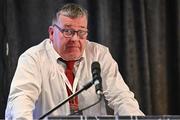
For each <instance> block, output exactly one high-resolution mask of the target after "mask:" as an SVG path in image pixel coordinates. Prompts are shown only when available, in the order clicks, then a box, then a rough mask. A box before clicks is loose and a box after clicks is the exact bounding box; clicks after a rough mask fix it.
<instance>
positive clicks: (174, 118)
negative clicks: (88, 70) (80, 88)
mask: <svg viewBox="0 0 180 120" xmlns="http://www.w3.org/2000/svg"><path fill="white" fill-rule="evenodd" d="M48 120H180V115H160V116H159V115H155V116H153V115H152V116H113V115H107V116H52V117H48Z"/></svg>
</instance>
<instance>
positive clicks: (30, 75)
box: [5, 39, 144, 120]
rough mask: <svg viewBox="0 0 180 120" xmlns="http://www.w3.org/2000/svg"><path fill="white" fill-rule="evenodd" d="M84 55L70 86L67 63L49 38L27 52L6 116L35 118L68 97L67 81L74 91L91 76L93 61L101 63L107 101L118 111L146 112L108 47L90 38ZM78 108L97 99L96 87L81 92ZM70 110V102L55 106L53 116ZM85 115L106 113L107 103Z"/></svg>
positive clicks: (124, 112)
mask: <svg viewBox="0 0 180 120" xmlns="http://www.w3.org/2000/svg"><path fill="white" fill-rule="evenodd" d="M86 44H87V45H86V49H85V51H84V53H83V56H82V58H81V59H80V60H79V61H78V62H77V63H76V64H75V69H74V73H75V79H74V83H73V88H72V87H71V85H70V83H69V81H68V79H67V77H66V75H65V73H64V71H65V64H64V63H62V62H61V61H59V60H58V58H60V56H59V55H58V54H57V52H56V51H55V50H54V48H53V47H52V44H51V42H50V40H49V39H46V40H44V41H43V42H41V43H40V44H39V45H37V46H34V47H32V48H30V49H28V50H27V51H26V52H24V53H23V54H22V55H21V56H20V58H19V60H18V66H17V69H16V72H15V75H14V78H13V80H12V84H11V88H10V93H9V98H8V104H7V108H6V115H5V117H6V119H19V118H21V119H28V120H31V119H35V118H39V117H40V116H41V115H43V114H45V113H46V112H48V111H49V110H51V109H52V108H54V107H55V106H56V105H57V104H59V103H60V102H61V101H63V100H64V99H66V98H67V97H68V94H67V90H66V85H67V86H68V87H69V89H70V90H71V91H72V92H73V93H74V92H75V90H76V88H77V87H78V89H80V88H82V87H83V86H84V85H85V84H86V83H88V82H89V81H91V80H92V74H91V64H92V62H94V61H98V62H99V63H100V65H101V77H102V86H103V93H104V96H105V99H106V100H107V101H108V105H109V106H110V107H111V108H112V109H114V113H115V114H119V115H144V114H143V113H142V112H141V111H140V109H139V105H138V103H137V101H136V100H135V98H134V94H133V93H132V92H131V91H130V90H129V88H128V87H127V85H126V84H125V82H124V81H123V79H122V77H121V75H120V72H119V70H118V65H117V63H116V62H115V60H114V59H113V58H112V56H111V55H110V52H109V50H108V48H107V47H105V46H102V45H100V44H97V43H94V42H90V41H88V40H87V42H86ZM78 99H79V108H80V109H81V108H84V107H87V106H88V105H91V104H93V103H94V102H96V101H97V100H98V96H97V94H96V92H95V87H94V86H92V87H90V88H89V89H88V90H87V91H83V92H82V93H81V94H80V95H79V96H78ZM68 114H70V109H69V103H68V102H67V103H66V104H65V105H63V106H62V107H60V108H58V109H57V110H55V111H54V112H53V113H51V114H50V116H61V115H68ZM83 115H89V116H94V115H106V107H105V103H104V101H103V100H102V101H101V102H100V103H98V104H97V105H95V106H93V107H91V108H89V109H87V110H85V111H83Z"/></svg>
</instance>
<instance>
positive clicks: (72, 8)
mask: <svg viewBox="0 0 180 120" xmlns="http://www.w3.org/2000/svg"><path fill="white" fill-rule="evenodd" d="M60 15H63V16H66V17H70V18H78V17H82V16H86V18H87V20H88V12H87V10H86V9H84V8H83V7H81V6H80V5H78V4H74V3H69V4H65V5H64V6H63V7H62V8H61V9H60V10H58V11H57V12H56V14H55V16H54V17H53V20H52V24H54V23H57V21H58V18H59V16H60Z"/></svg>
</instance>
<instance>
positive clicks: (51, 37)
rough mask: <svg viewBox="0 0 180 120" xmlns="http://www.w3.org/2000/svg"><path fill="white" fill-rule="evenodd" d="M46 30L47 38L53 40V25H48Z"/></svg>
mask: <svg viewBox="0 0 180 120" xmlns="http://www.w3.org/2000/svg"><path fill="white" fill-rule="evenodd" d="M48 32H49V39H50V40H51V41H52V40H53V38H54V37H53V36H54V28H53V26H49V29H48Z"/></svg>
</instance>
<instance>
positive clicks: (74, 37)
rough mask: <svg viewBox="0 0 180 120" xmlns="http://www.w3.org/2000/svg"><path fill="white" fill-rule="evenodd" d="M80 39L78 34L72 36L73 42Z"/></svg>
mask: <svg viewBox="0 0 180 120" xmlns="http://www.w3.org/2000/svg"><path fill="white" fill-rule="evenodd" d="M78 39H79V37H78V34H77V32H75V33H74V35H73V36H72V38H71V40H73V41H76V40H78Z"/></svg>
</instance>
